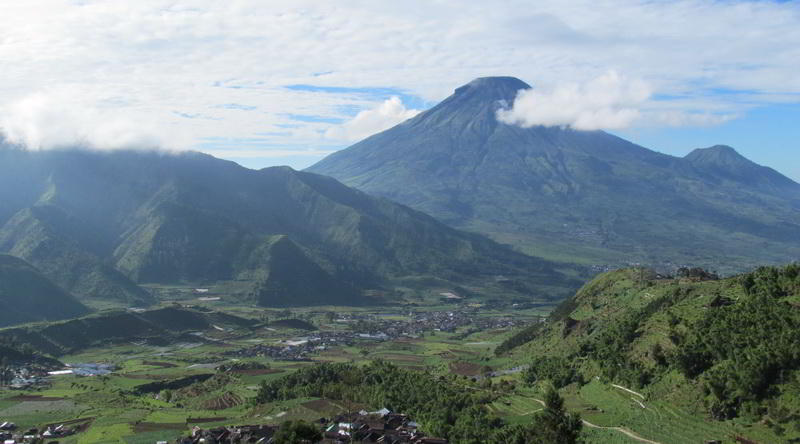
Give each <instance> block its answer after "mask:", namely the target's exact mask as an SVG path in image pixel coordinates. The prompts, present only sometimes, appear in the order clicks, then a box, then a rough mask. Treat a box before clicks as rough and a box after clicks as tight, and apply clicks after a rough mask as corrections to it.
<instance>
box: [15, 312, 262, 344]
mask: <svg viewBox="0 0 800 444" xmlns="http://www.w3.org/2000/svg"><path fill="white" fill-rule="evenodd" d="M215 325H216V326H218V327H229V328H235V329H241V328H244V329H247V328H248V327H250V326H252V325H253V322H252V321H250V320H247V319H243V318H239V317H236V316H232V315H228V314H224V313H218V312H213V311H212V312H205V311H198V310H192V309H188V308H176V307H166V308H160V309H155V310H147V311H142V312H130V311H122V310H116V311H108V312H102V313H97V314H94V315H90V316H85V317H81V318H77V319H71V320H68V321H61V322H51V323H42V324H36V325H29V326H21V327H15V328H6V329H2V330H0V338H4V340H7V341H8V340H12V339H13V341H15V342H17V343H21V344H27V345H28V346H29V347H31V348H33V349H34V350H36V351H38V352H41V353H46V354H49V355H52V356H61V355H64V354H67V353H74V352H76V351H78V350H83V349H86V348H89V347H95V346H101V345H108V344H113V343H118V342H131V341H146V340H150V341H153V342H155V343H166V342H169V341H170V340H176V338H179V337H180V335H181V334H183V333H188V332H191V331H204V330H211V329H213V328H214V326H215ZM195 340H198V339H195Z"/></svg>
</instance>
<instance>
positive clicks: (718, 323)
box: [672, 265, 800, 419]
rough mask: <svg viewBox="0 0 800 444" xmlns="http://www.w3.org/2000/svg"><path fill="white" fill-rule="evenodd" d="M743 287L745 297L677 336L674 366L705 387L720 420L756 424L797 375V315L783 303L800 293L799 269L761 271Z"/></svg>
mask: <svg viewBox="0 0 800 444" xmlns="http://www.w3.org/2000/svg"><path fill="white" fill-rule="evenodd" d="M741 283H742V287H743V288H744V291H745V295H744V296H742V297H740V298H739V300H738V301H737V302H736V303H735V304H730V305H725V306H721V307H718V308H714V309H713V310H707V311H706V312H705V313H704V315H703V317H702V318H700V319H699V320H697V321H696V322H694V323H692V324H691V325H690V326H689V328H688V329H686V333H685V334H684V335H675V340H676V341H677V343H678V344H677V345H678V347H677V351H676V353H675V354H674V356H673V359H672V361H673V363H674V365H675V366H676V367H677V368H678V369H679V370H680V371H681V372H682V373H683V374H684V375H686V376H687V377H689V378H699V379H700V380H702V381H703V382H704V387H705V389H706V393H707V395H708V403H709V405H708V407H709V411H710V412H711V414H712V415H713V416H714V417H715V418H718V419H726V418H732V417H735V416H739V415H742V414H744V415H746V416H749V417H752V418H760V417H761V416H762V415H763V414H765V413H766V410H767V403H765V402H764V401H765V400H769V399H773V398H775V397H777V396H778V395H779V390H778V386H779V385H781V384H784V383H788V382H792V381H794V380H796V376H797V374H798V373H797V372H798V370H800V347H798V344H800V310H798V307H796V306H793V305H792V304H790V303H789V302H788V301H787V300H786V298H787V297H788V296H790V295H796V294H798V293H800V265H791V266H788V267H785V268H782V269H777V268H761V269H759V270H757V271H755V272H753V273H749V274H747V275H745V276H743V277H742V278H741ZM784 389H790V387H786V388H784ZM796 394H797V395H800V392H798V393H796Z"/></svg>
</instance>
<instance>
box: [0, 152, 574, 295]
mask: <svg viewBox="0 0 800 444" xmlns="http://www.w3.org/2000/svg"><path fill="white" fill-rule="evenodd" d="M0 251H3V252H7V253H9V254H12V255H15V256H18V257H21V258H24V259H25V260H27V261H29V262H31V263H32V264H34V265H35V266H37V267H38V268H39V269H40V270H41V271H42V273H44V274H45V275H46V276H48V277H49V278H50V279H52V280H53V281H54V282H56V283H58V284H59V285H61V286H62V287H64V288H65V289H68V290H70V291H71V292H72V293H73V294H74V295H75V296H76V297H78V298H79V299H81V300H84V301H92V300H98V299H100V300H115V301H117V302H122V303H125V304H129V305H143V304H148V303H150V302H152V300H153V299H152V297H151V296H150V294H149V293H148V292H146V291H145V290H143V289H142V287H141V286H140V285H141V284H185V285H198V286H200V285H202V286H209V285H216V284H219V285H218V287H217V288H221V289H222V290H220V291H223V292H225V293H226V294H228V295H229V296H232V297H238V298H240V299H242V300H244V301H249V302H252V303H257V304H260V305H265V306H290V305H315V304H325V305H329V304H349V305H359V304H365V303H372V302H374V301H375V299H374V298H366V297H364V296H363V294H364V291H365V290H368V289H384V290H385V289H393V288H395V285H400V284H402V285H403V286H405V287H409V286H411V285H412V283H411V282H426V281H430V282H435V283H436V285H437V286H440V287H441V286H444V287H448V286H455V285H460V286H463V287H465V288H471V289H475V290H476V291H477V292H478V293H481V292H485V293H487V294H492V295H498V294H501V295H509V296H517V297H520V296H522V297H525V298H559V297H564V296H566V295H567V294H568V292H570V291H572V289H574V288H577V286H578V284H577V281H576V280H574V279H572V278H570V277H568V276H566V275H565V274H563V273H562V271H561V270H562V269H563V270H565V271H566V272H568V273H572V274H573V275H574V273H575V271H574V270H570V269H569V267H565V266H563V265H561V264H557V263H553V262H548V261H544V260H541V259H535V258H531V257H528V256H525V255H522V254H519V253H516V252H514V251H512V250H511V249H509V248H507V247H505V246H502V245H499V244H497V243H495V242H493V241H490V240H489V239H486V238H483V237H481V236H478V235H474V234H469V233H464V232H460V231H457V230H454V229H452V228H449V227H447V226H445V225H444V224H442V223H440V222H437V221H436V220H435V219H433V218H431V217H429V216H427V215H425V214H422V213H419V212H417V211H414V210H411V209H409V208H407V207H404V206H401V205H398V204H395V203H392V202H390V201H387V200H385V199H380V198H375V197H371V196H368V195H367V194H364V193H362V192H360V191H357V190H354V189H351V188H348V187H346V186H344V185H342V184H341V183H339V182H337V181H336V180H334V179H331V178H328V177H324V176H319V175H316V174H311V173H303V172H297V171H294V170H292V169H290V168H287V167H275V168H266V169H263V170H260V171H254V170H249V169H246V168H243V167H240V166H239V165H237V164H235V163H233V162H228V161H223V160H220V159H216V158H214V157H211V156H208V155H204V154H199V153H183V154H165V153H158V152H137V151H116V152H98V151H89V150H79V149H72V150H56V151H40V152H31V151H26V150H22V149H15V148H14V147H11V146H6V147H4V148H0ZM420 278H421V279H420ZM424 290H425V289H424V288H412V289H410V291H424ZM378 302H392V301H391V300H384V301H378Z"/></svg>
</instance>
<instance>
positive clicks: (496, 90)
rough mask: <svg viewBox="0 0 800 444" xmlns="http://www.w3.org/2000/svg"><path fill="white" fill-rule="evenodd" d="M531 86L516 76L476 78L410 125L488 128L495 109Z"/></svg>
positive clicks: (494, 118)
mask: <svg viewBox="0 0 800 444" xmlns="http://www.w3.org/2000/svg"><path fill="white" fill-rule="evenodd" d="M530 87H531V86H530V85H528V84H527V83H525V82H523V81H522V80H520V79H518V78H516V77H479V78H477V79H475V80H473V81H471V82H469V83H467V84H466V85H463V86H460V87H458V88H456V89H455V91H454V92H453V94H452V95H451V96H450V97H448V98H446V99H445V100H443V101H442V102H441V103H439V104H438V105H436V106H434V107H433V108H431V109H429V110H428V111H425V112H423V113H421V114H419V115H418V116H417V117H415V118H413V119H411V120H410V121H409V123H410V125H411V126H416V125H422V126H425V127H428V128H430V127H433V126H442V125H443V126H446V127H448V128H451V129H453V128H461V129H463V128H466V127H470V128H473V129H475V130H479V131H483V132H486V131H491V128H493V127H494V126H495V125H496V124H497V121H496V112H497V110H498V109H503V108H508V107H510V106H512V105H513V104H514V99H515V98H516V97H517V93H518V92H519V91H520V90H522V89H529V88H530Z"/></svg>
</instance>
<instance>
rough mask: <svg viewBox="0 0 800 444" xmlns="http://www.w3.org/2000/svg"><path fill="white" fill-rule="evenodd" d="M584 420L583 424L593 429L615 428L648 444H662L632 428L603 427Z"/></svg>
mask: <svg viewBox="0 0 800 444" xmlns="http://www.w3.org/2000/svg"><path fill="white" fill-rule="evenodd" d="M582 421H583V425H585V426H587V427H591V428H593V429H604V430H614V431H617V432H620V433H622V434H623V435H626V436H627V437H629V438H631V439H635V440H636V441H639V442H644V443H647V444H661V443H660V442H658V441H651V440H649V439H647V438H642V437H641V436H639V435H637V434H635V433H633V432H631V431H630V430H628V429H626V428H624V427H603V426H599V425H595V424H592V423H591V422H589V421H587V420H585V419H583V420H582Z"/></svg>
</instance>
